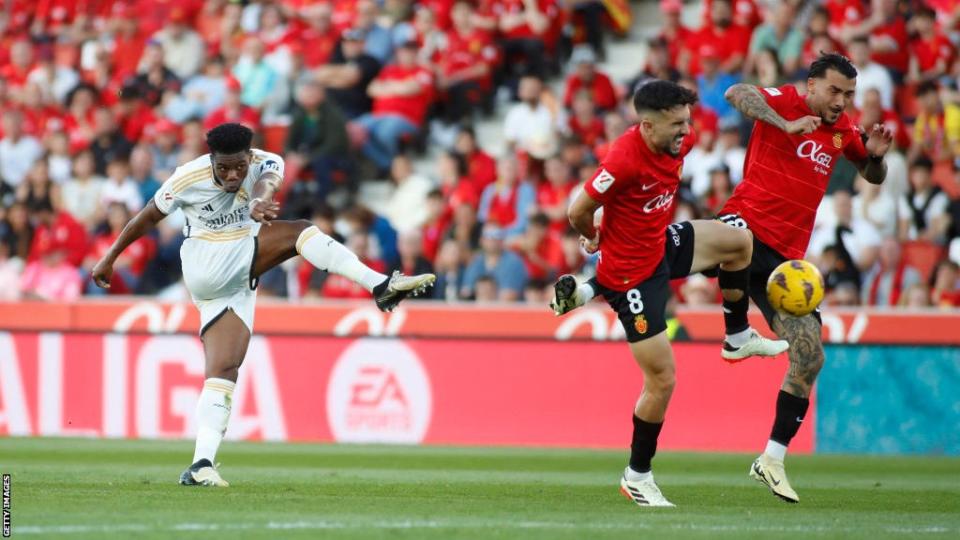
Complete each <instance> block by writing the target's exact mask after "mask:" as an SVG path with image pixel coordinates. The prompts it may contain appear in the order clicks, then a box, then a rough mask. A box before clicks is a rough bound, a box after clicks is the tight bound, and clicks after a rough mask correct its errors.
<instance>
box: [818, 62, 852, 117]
mask: <svg viewBox="0 0 960 540" xmlns="http://www.w3.org/2000/svg"><path fill="white" fill-rule="evenodd" d="M856 88H857V80H856V79H848V78H846V77H845V76H844V75H843V74H841V73H840V72H839V71H837V70H834V69H828V70H827V74H826V76H825V77H824V78H822V79H808V80H807V91H808V92H809V94H810V100H809V101H808V103H809V104H810V108H811V109H812V110H813V112H814V113H816V114H817V115H819V116H820V118H822V119H823V121H824V122H825V123H827V124H832V123H834V122H836V121H837V120H839V119H840V115H841V114H842V113H843V111H845V110H846V109H847V107H849V106H850V104H851V102H853V93H854V90H856Z"/></svg>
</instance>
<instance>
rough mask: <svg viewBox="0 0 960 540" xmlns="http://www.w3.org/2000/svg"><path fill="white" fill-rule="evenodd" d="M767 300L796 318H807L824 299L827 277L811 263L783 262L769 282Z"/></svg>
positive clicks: (772, 274) (774, 271) (777, 308)
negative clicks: (825, 278)
mask: <svg viewBox="0 0 960 540" xmlns="http://www.w3.org/2000/svg"><path fill="white" fill-rule="evenodd" d="M767 299H768V300H769V301H770V305H772V306H773V307H774V309H776V310H777V311H780V312H782V313H785V314H787V315H793V316H794V317H802V316H804V315H807V314H808V313H811V312H812V311H813V310H815V309H817V306H819V305H820V302H821V301H822V300H823V276H822V275H820V271H819V270H817V267H816V266H814V265H813V264H811V263H809V262H807V261H802V260H792V261H786V262H783V263H781V264H780V266H778V267H776V268H775V269H774V270H773V272H772V273H771V274H770V278H769V279H767Z"/></svg>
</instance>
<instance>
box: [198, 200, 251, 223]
mask: <svg viewBox="0 0 960 540" xmlns="http://www.w3.org/2000/svg"><path fill="white" fill-rule="evenodd" d="M208 206H209V205H208ZM201 210H204V211H205V210H206V207H203V208H201ZM249 210H250V208H249V207H247V206H241V207H240V208H237V209H236V210H234V211H233V212H230V213H229V214H224V215H222V216H218V217H215V218H213V219H205V218H203V217H200V222H201V223H203V225H204V226H205V227H206V228H208V229H220V228H223V227H226V226H227V225H234V224H236V223H241V222H243V221H246V220H247V215H248V213H249Z"/></svg>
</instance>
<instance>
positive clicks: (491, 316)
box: [0, 299, 960, 345]
mask: <svg viewBox="0 0 960 540" xmlns="http://www.w3.org/2000/svg"><path fill="white" fill-rule="evenodd" d="M677 317H678V319H679V320H680V322H681V323H682V324H683V325H684V327H685V328H686V330H687V333H688V334H689V335H690V337H691V339H693V340H705V341H719V340H720V339H721V338H722V337H723V319H722V317H721V314H720V307H719V306H716V307H714V308H706V309H705V308H698V309H683V308H681V309H679V310H678V313H677ZM823 321H824V327H823V335H824V339H825V340H826V341H829V342H833V343H909V344H939V345H960V332H957V328H960V310H953V311H933V310H931V311H923V312H910V311H904V310H867V309H844V310H828V311H826V312H824V313H823ZM751 322H752V323H753V324H754V326H755V327H756V328H758V329H761V331H764V332H767V328H766V323H764V321H763V319H762V317H760V314H759V313H758V312H756V311H753V312H751ZM198 329H199V317H198V315H197V310H196V308H194V307H193V306H192V305H190V304H161V303H157V302H153V301H146V300H130V299H127V300H111V301H82V302H77V303H71V304H56V303H41V302H24V303H0V330H20V331H36V332H43V331H60V332H76V331H79V332H119V333H128V332H135V333H141V332H148V333H152V334H162V333H186V334H195V333H196V332H197V330H198ZM256 331H257V333H262V334H266V335H278V334H282V335H310V336H399V337H438V338H485V339H486V338H508V339H515V338H524V339H548V340H597V341H611V340H612V341H622V340H623V328H621V326H620V323H619V322H618V321H617V319H616V317H615V316H614V314H613V312H611V311H610V310H609V309H608V308H606V306H603V305H602V304H600V303H599V302H596V303H595V304H594V305H592V306H590V307H588V308H581V309H579V310H577V311H575V312H573V313H570V314H568V315H566V316H564V317H559V318H558V317H554V316H553V314H552V313H551V312H550V311H549V310H548V309H547V308H546V307H545V306H544V307H540V306H523V305H505V304H501V305H496V304H494V305H477V304H446V303H433V302H422V301H421V302H406V303H405V304H403V306H401V307H400V309H398V310H396V311H395V312H393V313H389V314H383V313H380V312H379V311H377V309H376V308H375V307H374V306H373V303H372V302H359V303H357V302H324V303H322V304H291V303H287V302H277V301H269V300H268V299H264V300H261V301H260V302H259V304H258V306H257V312H256Z"/></svg>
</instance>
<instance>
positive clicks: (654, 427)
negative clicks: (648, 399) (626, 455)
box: [630, 415, 663, 473]
mask: <svg viewBox="0 0 960 540" xmlns="http://www.w3.org/2000/svg"><path fill="white" fill-rule="evenodd" d="M662 427H663V422H656V423H654V422H645V421H643V420H641V419H639V418H637V415H633V442H632V443H631V444H630V468H631V469H632V470H633V471H635V472H638V473H645V472H650V460H652V459H653V456H654V454H656V453H657V438H658V437H660V429H661V428H662Z"/></svg>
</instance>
